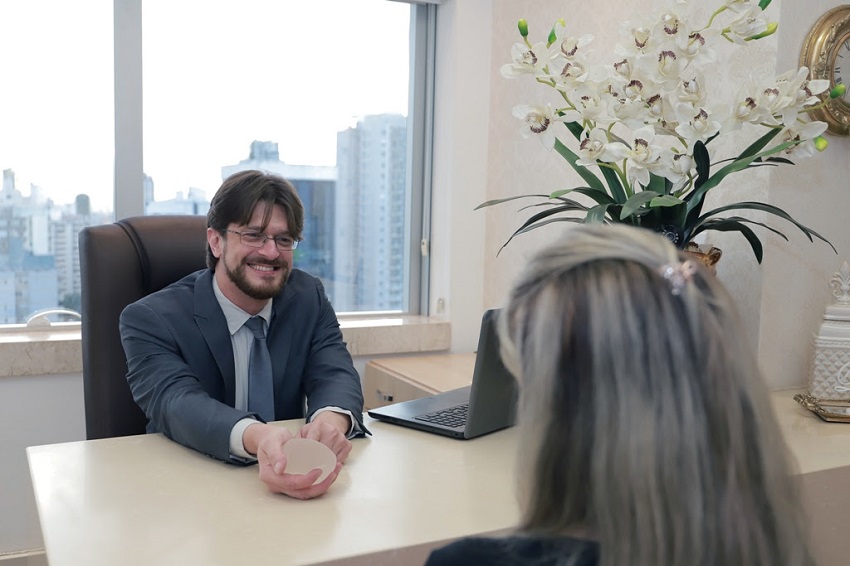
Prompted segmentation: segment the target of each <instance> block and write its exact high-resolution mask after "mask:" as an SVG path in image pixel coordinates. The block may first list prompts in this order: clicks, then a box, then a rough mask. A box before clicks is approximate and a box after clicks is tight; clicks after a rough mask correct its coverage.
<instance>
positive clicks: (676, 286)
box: [658, 259, 697, 295]
mask: <svg viewBox="0 0 850 566" xmlns="http://www.w3.org/2000/svg"><path fill="white" fill-rule="evenodd" d="M658 272H659V273H660V274H661V277H663V278H664V279H666V280H667V283H669V284H670V292H671V293H673V294H674V295H679V294H681V293H682V289H683V288H684V287H685V284H686V283H687V282H688V281H690V280H691V278H692V277H693V275H694V273H696V272H697V266H696V264H695V263H694V262H693V261H691V260H689V259H688V260H685V261H683V262H681V263H667V264H664V265H662V266H661V269H660V270H659V271H658Z"/></svg>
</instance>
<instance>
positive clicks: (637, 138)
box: [626, 126, 664, 187]
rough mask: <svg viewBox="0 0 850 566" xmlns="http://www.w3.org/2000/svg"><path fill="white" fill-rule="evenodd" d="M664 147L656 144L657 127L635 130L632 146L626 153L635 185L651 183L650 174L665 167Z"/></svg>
mask: <svg viewBox="0 0 850 566" xmlns="http://www.w3.org/2000/svg"><path fill="white" fill-rule="evenodd" d="M663 151H664V150H663V148H662V147H661V146H659V145H656V144H655V129H654V128H653V127H652V126H646V127H643V128H639V129H638V130H635V132H634V134H633V142H632V147H631V148H629V150H628V153H627V154H626V169H627V171H628V178H629V182H630V183H631V184H632V186H633V187H636V186H640V187H645V186H647V185H648V184H649V174H650V173H651V172H659V171H661V170H663V169H664V164H663V163H662V162H661V154H662V153H663Z"/></svg>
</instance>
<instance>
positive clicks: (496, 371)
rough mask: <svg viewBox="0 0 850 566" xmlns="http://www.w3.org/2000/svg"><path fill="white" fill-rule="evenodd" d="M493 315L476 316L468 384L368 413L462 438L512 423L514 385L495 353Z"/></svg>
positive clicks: (495, 341) (494, 322)
mask: <svg viewBox="0 0 850 566" xmlns="http://www.w3.org/2000/svg"><path fill="white" fill-rule="evenodd" d="M498 314H499V311H498V309H492V310H488V311H487V312H485V313H484V317H483V318H482V320H481V334H480V335H479V338H478V350H477V352H478V353H477V355H476V357H475V368H474V369H473V373H472V385H470V386H469V387H461V388H460V389H453V390H451V391H446V392H444V393H439V394H437V395H432V396H430V397H423V398H421V399H414V400H412V401H403V402H400V403H395V404H393V405H386V406H384V407H379V408H377V409H371V410H370V411H368V414H369V416H370V417H372V418H375V419H378V420H381V421H385V422H388V423H393V424H397V425H401V426H406V427H410V428H415V429H418V430H424V431H426V432H433V433H435V434H441V435H444V436H451V437H452V438H459V439H464V440H465V439H469V438H475V437H476V436H481V435H484V434H487V433H490V432H494V431H497V430H500V429H503V428H506V427H509V426H511V425H513V424H514V420H515V416H516V399H517V384H516V380H515V379H514V377H513V375H511V373H510V372H509V371H508V370H507V368H505V366H504V364H502V358H501V356H500V354H499V338H498V335H497V333H496V320H497V318H498Z"/></svg>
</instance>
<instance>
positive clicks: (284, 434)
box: [120, 171, 367, 499]
mask: <svg viewBox="0 0 850 566" xmlns="http://www.w3.org/2000/svg"><path fill="white" fill-rule="evenodd" d="M303 227H304V207H303V205H302V203H301V200H300V199H299V198H298V195H297V193H296V192H295V189H294V187H293V186H292V184H291V183H289V182H288V181H286V180H285V179H283V178H281V177H279V176H276V175H272V174H269V173H265V172H260V171H243V172H240V173H236V174H234V175H232V176H230V177H229V178H227V179H226V180H225V181H224V183H222V185H221V187H220V188H219V190H218V191H217V192H216V195H215V196H214V197H213V200H212V202H211V203H210V209H209V212H208V214H207V265H208V267H209V269H204V270H201V271H198V272H195V273H193V274H191V275H189V276H187V277H185V278H183V279H181V280H180V281H178V282H176V283H174V284H172V285H170V286H168V287H166V288H165V289H163V290H161V291H159V292H156V293H153V294H151V295H148V296H147V297H145V298H143V299H141V300H139V301H137V302H136V303H133V304H131V305H130V306H128V307H127V308H126V309H125V310H124V312H123V313H122V314H121V323H120V327H121V339H122V343H123V345H124V350H125V352H126V354H127V366H128V373H127V380H128V382H129V384H130V388H131V390H132V392H133V397H134V399H135V400H136V403H138V404H139V406H140V407H141V408H142V410H143V411H144V412H145V415H147V417H148V420H149V425H148V430H149V431H159V432H162V433H163V434H165V435H166V436H167V437H169V438H171V439H173V440H175V441H177V442H179V443H181V444H184V445H186V446H189V447H191V448H194V449H196V450H199V451H201V452H204V453H206V454H209V455H210V456H213V457H215V458H219V459H221V460H224V461H228V462H231V463H237V464H246V463H251V462H253V461H257V462H258V463H259V476H260V479H261V480H262V481H263V482H264V483H265V484H266V485H267V486H268V487H269V489H270V490H272V491H274V492H280V493H284V494H287V495H290V496H292V497H297V498H302V499H308V498H312V497H316V496H318V495H321V494H323V493H324V492H326V491H327V489H328V488H329V487H330V485H331V484H332V483H333V482H334V480H335V479H336V477H337V475H338V474H339V471H340V468H341V467H342V464H343V463H344V462H345V459H346V458H347V456H348V454H349V452H350V451H351V442H350V441H349V440H348V439H349V438H351V437H352V436H356V435H360V434H363V433H365V432H367V431H366V429H365V428H364V426H363V422H362V415H363V394H362V390H361V387H360V378H359V376H358V374H357V372H356V370H355V369H354V366H353V364H352V360H351V356H350V354H349V353H348V350H347V349H346V347H345V344H344V343H343V341H342V333H341V332H340V329H339V323H338V321H337V318H336V314H335V313H334V311H333V308H332V307H331V304H330V302H329V301H328V299H327V297H326V295H325V292H324V288H323V287H322V284H321V282H320V281H319V280H318V279H317V278H316V277H313V276H312V275H309V274H307V273H305V272H303V271H300V270H297V269H293V268H292V258H293V249H294V248H295V247H296V246H297V243H298V241H299V240H300V239H301V233H302V230H303ZM257 317H259V319H257ZM252 318H253V319H254V320H251V319H252ZM255 325H256V326H258V327H259V332H260V333H259V334H256V331H252V328H251V327H253V326H255ZM263 329H267V331H266V332H265V339H263V333H262V330H263ZM263 342H265V343H266V344H265V345H267V347H268V350H267V353H266V351H263V350H262V348H261V346H262V345H263ZM255 348H260V349H259V350H255ZM255 352H259V353H258V354H257V355H258V356H260V357H263V356H264V357H265V360H266V361H255V357H254V356H255ZM269 357H270V358H271V363H270V366H271V367H270V369H269V370H266V371H263V370H262V369H255V368H263V367H265V368H268V366H269V364H268V361H267V360H268V358H269ZM258 360H259V358H258ZM262 376H265V377H262ZM264 379H265V380H267V382H266V383H264V382H263V380H264ZM255 387H259V388H260V389H259V391H260V392H257V390H255ZM305 398H306V417H307V424H305V425H304V426H303V427H302V428H301V429H300V430H299V431H298V433H297V436H300V437H303V438H310V439H314V440H318V441H319V442H321V443H323V444H325V445H326V446H328V447H330V448H331V450H333V451H334V453H335V454H336V456H337V465H336V468H335V469H334V471H333V472H332V473H331V474H330V475H329V476H328V477H327V478H326V479H325V480H323V481H322V482H321V483H318V484H316V485H313V482H314V481H315V480H316V479H317V478H318V476H319V475H320V474H319V470H313V471H312V472H310V473H308V474H305V475H294V474H287V473H286V471H285V468H286V457H285V455H284V453H283V446H284V444H285V443H286V442H287V441H289V440H290V439H291V438H293V435H292V434H291V433H289V432H288V431H286V430H285V429H283V428H281V427H276V426H272V425H269V424H266V421H269V420H282V419H293V418H299V417H304V416H305Z"/></svg>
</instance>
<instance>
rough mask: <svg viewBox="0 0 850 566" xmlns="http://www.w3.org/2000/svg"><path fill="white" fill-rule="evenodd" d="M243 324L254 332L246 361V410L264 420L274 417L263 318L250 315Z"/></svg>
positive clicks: (270, 363) (270, 369) (269, 361)
mask: <svg viewBox="0 0 850 566" xmlns="http://www.w3.org/2000/svg"><path fill="white" fill-rule="evenodd" d="M245 326H247V327H248V329H249V330H250V331H251V332H253V333H254V341H253V343H252V344H251V357H250V358H249V361H248V410H249V411H252V412H254V413H257V414H258V415H260V417H262V418H263V419H264V420H266V421H273V420H275V419H274V383H273V381H272V357H271V355H269V348H268V346H267V345H266V333H265V328H264V325H263V319H262V318H260V317H259V316H252V317H251V318H249V319H248V320H247V321H245Z"/></svg>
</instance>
